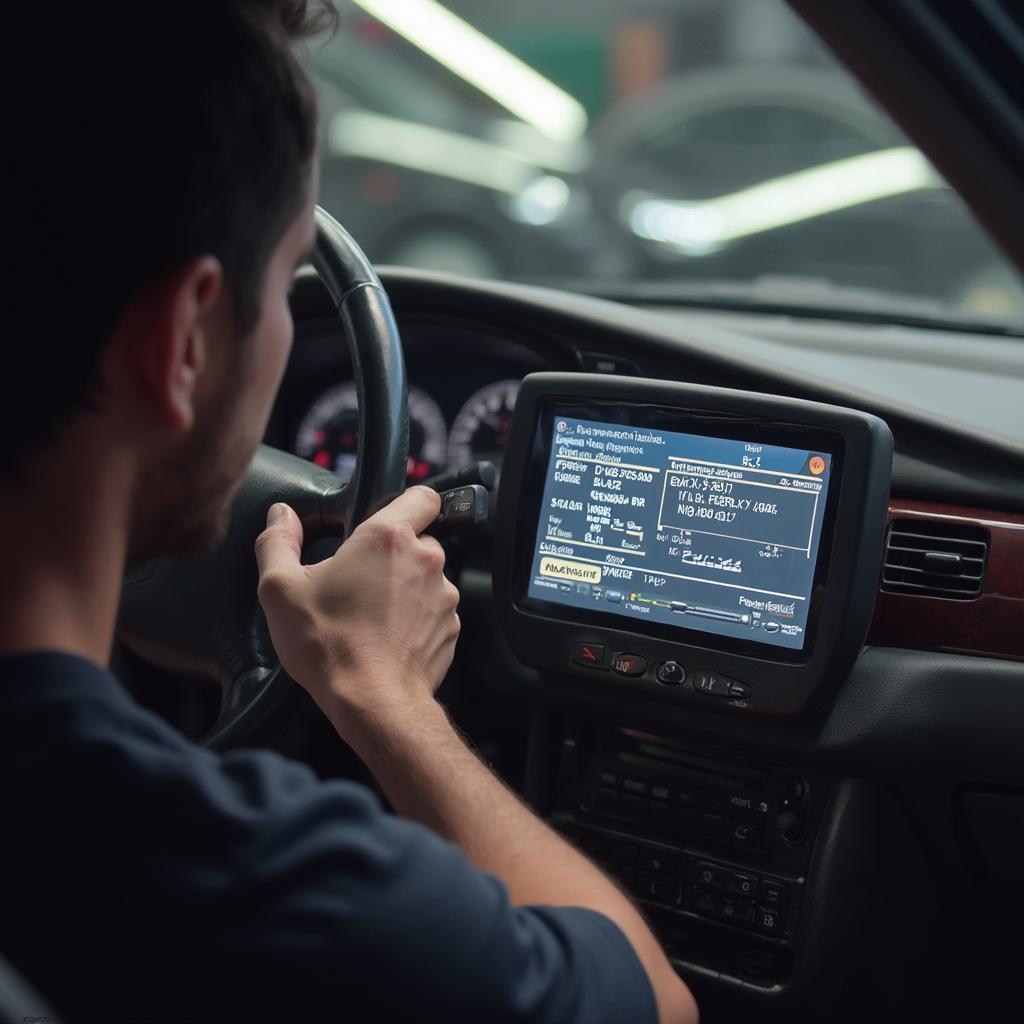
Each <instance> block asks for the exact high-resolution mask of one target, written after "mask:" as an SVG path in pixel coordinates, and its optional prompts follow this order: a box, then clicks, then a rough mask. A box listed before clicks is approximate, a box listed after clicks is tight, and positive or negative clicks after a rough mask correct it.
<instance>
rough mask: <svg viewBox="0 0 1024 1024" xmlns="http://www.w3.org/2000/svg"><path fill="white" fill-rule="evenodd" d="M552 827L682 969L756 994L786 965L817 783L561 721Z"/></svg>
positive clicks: (816, 812)
mask: <svg viewBox="0 0 1024 1024" xmlns="http://www.w3.org/2000/svg"><path fill="white" fill-rule="evenodd" d="M560 750H561V753H560V757H559V764H558V770H557V776H556V777H557V784H556V790H555V799H554V807H553V810H552V813H551V822H552V824H553V825H554V826H555V827H556V828H558V829H559V830H560V831H562V832H563V833H564V834H565V835H566V836H567V837H568V838H570V839H571V840H572V841H573V842H574V843H575V844H576V845H578V846H579V847H580V848H581V849H582V850H584V852H586V853H587V854H588V855H589V856H590V857H591V858H593V859H594V860H595V861H596V862H597V863H599V864H600V865H601V866H602V867H603V868H604V870H605V871H607V872H608V874H610V875H611V876H612V877H613V878H615V879H616V880H617V881H618V882H619V883H620V884H621V885H622V886H623V887H624V888H625V889H626V890H627V891H628V892H629V893H630V894H631V895H632V896H633V897H634V898H635V899H637V900H639V901H640V902H642V903H643V904H644V906H645V911H646V912H647V913H648V914H649V915H650V916H651V918H652V921H653V922H654V923H655V926H656V929H657V931H658V935H659V938H660V939H661V940H662V941H663V942H664V943H665V944H666V948H667V949H669V951H670V953H671V954H672V955H673V956H674V957H675V958H676V959H678V960H680V961H682V962H683V963H685V964H691V965H692V964H697V965H700V966H704V967H711V968H713V969H715V970H717V971H719V972H722V973H726V974H729V975H731V976H733V977H736V978H738V979H740V980H745V981H748V982H750V983H753V984H758V985H761V986H765V985H767V986H771V985H776V984H782V983H783V982H784V981H785V980H786V978H787V977H788V973H789V970H790V967H791V965H792V960H793V954H794V947H795V943H796V939H797V935H798V930H799V917H800V908H801V904H802V900H803V890H804V884H805V879H806V873H807V869H808V866H809V860H810V854H811V848H812V846H813V839H814V835H815V833H816V830H817V827H818V824H819V822H820V818H821V813H822V808H823V804H824V798H825V793H826V792H827V790H828V785H829V783H828V780H827V779H826V778H825V777H824V776H822V775H821V774H820V773H818V772H815V771H811V772H806V771H802V770H797V769H795V768H793V767H792V766H788V765H782V764H776V763H773V762H770V761H766V760H764V759H761V758H752V757H749V756H746V755H739V754H733V753H724V752H722V751H719V750H714V749H710V748H703V747H696V746H694V745H692V744H687V743H683V742H681V741H678V740H673V739H669V738H666V737H659V736H656V735H653V734H649V733H646V732H643V731H639V730H634V729H628V728H618V727H603V726H600V725H598V724H587V723H583V724H580V723H573V724H569V723H566V725H565V727H564V733H563V735H562V739H561V746H560Z"/></svg>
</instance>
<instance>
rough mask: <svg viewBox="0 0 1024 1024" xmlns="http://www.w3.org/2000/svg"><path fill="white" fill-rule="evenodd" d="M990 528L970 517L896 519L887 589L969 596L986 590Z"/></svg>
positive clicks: (887, 548) (925, 594) (889, 544)
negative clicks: (972, 521)
mask: <svg viewBox="0 0 1024 1024" xmlns="http://www.w3.org/2000/svg"><path fill="white" fill-rule="evenodd" d="M987 557H988V531H987V530H985V529H983V528H982V527H980V526H972V525H971V524H970V523H949V522H942V521H939V520H933V519H894V520H893V521H892V524H891V526H890V527H889V537H888V540H887V542H886V545H885V567H884V570H883V572H882V589H883V590H888V591H895V592H896V593H898V594H919V595H920V596H921V597H948V598H952V599H954V600H957V601H970V600H972V599H973V598H975V597H978V596H979V595H980V594H981V585H982V582H983V581H984V579H985V560H986V558H987Z"/></svg>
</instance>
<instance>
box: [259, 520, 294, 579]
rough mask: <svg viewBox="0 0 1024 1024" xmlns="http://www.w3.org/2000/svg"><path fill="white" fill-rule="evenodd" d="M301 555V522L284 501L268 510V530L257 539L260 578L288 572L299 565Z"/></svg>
mask: <svg viewBox="0 0 1024 1024" xmlns="http://www.w3.org/2000/svg"><path fill="white" fill-rule="evenodd" d="M301 554H302V523H301V522H300V521H299V517H298V516H297V515H296V514H295V513H294V512H293V511H292V510H291V509H290V508H289V507H288V506H287V505H285V504H284V503H283V502H278V503H277V504H276V505H271V506H270V508H269V510H268V511H267V528H266V529H265V530H264V531H263V532H262V533H261V534H260V535H259V536H258V537H257V538H256V562H257V564H258V565H259V567H260V579H262V578H263V577H264V576H266V575H268V574H269V573H273V572H280V573H288V572H290V571H292V570H293V569H295V568H296V567H297V566H298V565H299V558H300V556H301Z"/></svg>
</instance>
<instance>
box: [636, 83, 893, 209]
mask: <svg viewBox="0 0 1024 1024" xmlns="http://www.w3.org/2000/svg"><path fill="white" fill-rule="evenodd" d="M877 148H878V142H877V140H876V139H872V138H871V136H870V135H869V134H868V133H867V132H863V131H861V130H859V129H858V127H857V126H856V125H852V124H847V123H844V122H843V121H842V120H840V119H839V118H838V117H831V116H829V115H827V114H821V113H818V112H817V111H813V110H802V109H800V108H798V107H795V106H782V105H781V104H754V103H750V104H745V105H743V104H739V105H736V106H726V107H719V108H716V109H713V110H704V111H698V112H695V113H693V114H692V115H691V116H689V117H683V118H681V119H678V120H675V121H673V122H671V123H668V124H664V125H654V126H652V128H651V131H650V133H649V135H648V136H647V137H646V138H645V139H644V140H643V141H642V143H641V145H640V147H639V149H638V156H639V158H640V160H642V161H644V162H649V163H650V164H652V165H654V166H658V167H660V168H662V169H663V170H665V171H666V172H669V173H673V174H676V175H678V180H679V181H680V182H686V183H687V185H691V184H692V188H690V189H688V191H690V192H692V193H693V194H694V195H695V196H699V197H700V198H705V197H713V196H715V195H717V194H719V192H720V191H721V190H722V189H723V187H727V188H744V187H748V186H751V185H755V184H757V183H758V182H759V181H763V180H765V179H766V178H775V177H779V176H781V175H786V174H793V173H795V172H796V171H800V170H804V169H805V168H808V167H814V166H817V165H820V164H825V163H828V162H830V161H833V160H842V159H843V158H845V157H850V156H855V155H857V154H859V153H870V152H872V151H873V150H875V149H877Z"/></svg>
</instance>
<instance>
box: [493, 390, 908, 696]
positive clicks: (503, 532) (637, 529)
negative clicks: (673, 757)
mask: <svg viewBox="0 0 1024 1024" xmlns="http://www.w3.org/2000/svg"><path fill="white" fill-rule="evenodd" d="M891 460H892V436H891V434H890V433H889V430H888V427H886V425H885V424H884V423H882V421H881V420H879V419H876V418H875V417H873V416H869V415H867V414H865V413H860V412H855V411H852V410H847V409H839V408H835V407H832V406H826V405H820V404H817V403H813V402H802V401H798V400H796V399H788V398H778V397H774V396H768V395H755V394H749V393H745V392H739V391H726V390H723V389H720V388H707V387H698V386H695V385H687V384H675V383H667V382H660V381H648V380H639V379H630V378H613V379H611V380H604V379H600V378H595V377H594V376H593V375H588V374H552V373H546V374H531V375H530V376H528V377H527V378H526V379H525V380H524V381H523V385H522V388H521V390H520V392H519V398H518V400H517V404H516V410H515V414H514V418H513V425H512V430H511V434H510V438H509V443H508V446H507V449H506V454H505V460H504V464H503V469H502V485H501V494H500V499H499V507H498V516H497V523H496V560H495V566H494V594H495V602H496V606H497V609H498V612H499V615H500V617H501V620H502V625H503V627H504V631H505V634H506V636H507V638H508V640H509V643H510V645H511V646H512V648H513V650H514V652H515V653H516V655H517V657H518V658H519V659H520V660H522V661H523V662H525V663H526V664H529V665H532V666H534V667H536V668H539V669H542V670H547V671H548V672H549V673H551V674H555V675H557V676H559V677H562V678H571V679H575V680H577V682H578V685H579V687H585V688H590V689H592V688H595V687H603V686H609V685H612V686H617V687H620V688H625V687H631V688H633V689H636V690H638V691H642V692H643V693H644V694H645V695H646V696H647V697H648V698H650V699H652V700H659V701H671V702H673V703H679V702H683V703H689V702H699V703H702V704H704V705H705V706H707V707H712V708H716V709H719V710H728V711H732V712H734V713H744V714H750V713H752V712H753V713H765V714H792V713H795V712H798V711H801V710H803V709H804V708H806V707H807V706H809V705H810V704H811V703H812V701H814V700H815V699H819V700H820V699H824V698H825V697H826V696H827V695H828V693H827V691H828V690H829V687H830V685H834V684H836V683H837V682H838V681H839V680H841V679H843V678H844V677H845V675H846V673H847V671H848V670H849V668H850V666H851V665H852V664H853V661H854V659H855V658H856V656H857V654H858V653H859V651H860V649H861V647H862V645H863V642H864V637H865V635H866V632H867V627H868V624H869V621H870V616H871V610H872V607H873V604H874V595H875V590H876V588H877V576H878V574H877V571H875V567H877V566H880V564H881V545H882V536H883V529H884V523H885V515H886V509H887V499H888V494H889V478H890V465H891Z"/></svg>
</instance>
